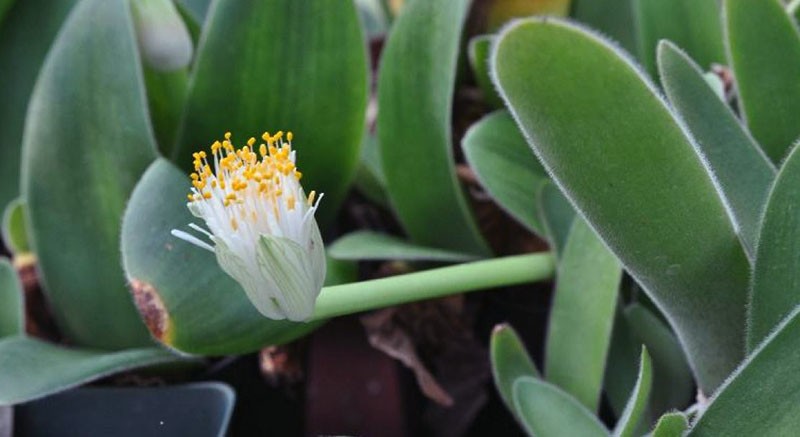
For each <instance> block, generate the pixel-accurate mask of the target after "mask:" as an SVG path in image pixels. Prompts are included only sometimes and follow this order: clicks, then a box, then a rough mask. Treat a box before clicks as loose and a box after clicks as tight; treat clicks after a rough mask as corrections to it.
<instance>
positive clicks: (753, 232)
mask: <svg viewBox="0 0 800 437" xmlns="http://www.w3.org/2000/svg"><path fill="white" fill-rule="evenodd" d="M658 63H659V64H658V65H659V72H660V74H661V83H662V85H663V86H664V89H665V90H666V92H667V96H668V97H669V100H670V103H672V106H673V108H675V110H676V111H677V112H678V113H679V114H680V115H681V117H682V118H683V120H684V121H685V122H686V124H687V126H688V127H689V130H690V131H691V132H692V135H694V137H695V139H696V140H697V146H698V147H699V148H700V152H701V153H702V154H703V156H705V158H706V161H707V162H708V164H709V167H711V169H712V171H713V172H714V175H715V176H716V179H717V182H718V183H719V186H720V188H721V190H722V194H723V195H724V196H725V198H726V199H727V201H728V205H729V206H730V208H731V213H732V215H733V219H734V222H735V223H736V225H737V228H738V231H739V235H740V236H741V239H742V243H744V246H745V248H746V249H747V250H748V253H749V254H750V255H751V257H754V256H755V247H756V239H757V238H758V230H759V225H760V221H761V214H762V212H763V208H764V203H765V202H766V200H767V194H768V193H769V189H770V187H771V186H772V181H773V180H774V179H775V167H774V166H773V165H772V162H771V161H770V160H769V158H768V157H767V156H766V155H764V152H762V151H761V148H760V146H759V145H758V144H757V143H756V142H755V140H753V138H752V137H751V136H750V134H748V133H747V131H746V130H745V128H744V127H743V126H742V125H741V124H740V123H739V120H738V119H737V118H736V115H734V113H733V111H731V109H730V108H729V107H728V105H727V104H725V103H724V102H723V101H722V100H720V99H719V97H717V95H716V93H715V92H714V90H713V89H711V88H710V87H709V86H708V82H706V80H705V79H704V78H703V73H702V71H701V70H700V68H699V67H698V66H697V64H695V63H694V62H693V61H692V60H691V59H690V58H689V57H688V56H687V55H686V54H685V53H683V52H682V51H681V50H680V49H679V48H677V47H675V46H674V45H673V44H671V43H669V42H667V41H663V42H662V43H661V44H659V47H658Z"/></svg>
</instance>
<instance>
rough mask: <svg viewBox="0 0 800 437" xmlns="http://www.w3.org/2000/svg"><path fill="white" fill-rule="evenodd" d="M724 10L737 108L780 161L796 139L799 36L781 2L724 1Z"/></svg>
mask: <svg viewBox="0 0 800 437" xmlns="http://www.w3.org/2000/svg"><path fill="white" fill-rule="evenodd" d="M724 10H725V14H724V16H725V30H726V34H727V38H728V44H727V47H728V62H729V65H730V66H731V67H732V69H733V74H734V76H735V77H736V87H737V89H738V92H739V107H740V108H741V112H742V115H743V117H744V119H745V120H746V121H747V126H748V127H749V129H750V132H751V133H752V134H753V136H754V137H755V138H756V139H757V140H758V142H759V143H760V144H761V147H762V148H763V149H764V152H766V154H767V155H768V156H769V157H770V158H772V161H773V162H775V163H779V162H781V160H783V158H784V157H785V156H786V154H787V153H788V151H789V148H790V146H791V145H792V143H793V142H794V141H795V140H797V139H798V138H799V137H800V118H798V117H800V116H798V114H800V80H798V77H800V32H798V29H797V24H796V23H794V21H793V20H792V18H791V17H790V16H789V14H788V13H787V12H786V10H785V9H784V7H783V5H782V4H781V2H780V0H725V2H724Z"/></svg>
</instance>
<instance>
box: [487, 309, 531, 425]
mask: <svg viewBox="0 0 800 437" xmlns="http://www.w3.org/2000/svg"><path fill="white" fill-rule="evenodd" d="M489 358H490V359H491V363H492V377H493V378H494V386H495V387H497V392H498V393H500V397H501V398H502V399H503V402H505V404H506V406H507V407H508V409H509V410H511V412H512V413H513V414H514V416H515V417H517V418H518V419H519V416H518V415H517V411H516V409H515V407H514V392H513V388H514V381H516V380H517V378H519V377H522V376H532V377H537V378H538V377H539V371H538V370H536V365H535V364H534V363H533V360H531V357H530V356H529V355H528V352H527V351H526V350H525V345H524V344H523V343H522V339H520V338H519V335H517V333H516V331H514V328H512V327H511V326H510V325H507V324H502V325H497V326H495V327H494V330H493V331H492V338H491V339H490V341H489Z"/></svg>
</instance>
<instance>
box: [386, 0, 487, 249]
mask: <svg viewBox="0 0 800 437" xmlns="http://www.w3.org/2000/svg"><path fill="white" fill-rule="evenodd" d="M468 7H469V2H468V1H467V0H409V1H408V2H406V4H405V5H404V6H403V9H402V12H401V13H400V16H399V17H397V20H396V21H395V22H394V25H393V26H392V32H391V33H390V35H389V38H388V40H387V41H386V47H385V48H384V50H383V55H382V61H381V67H380V75H379V78H378V104H379V106H380V111H379V112H378V137H379V140H380V147H381V149H380V150H381V153H380V155H381V161H382V163H383V170H384V174H385V175H386V183H387V189H388V193H389V198H390V199H391V202H392V205H393V206H394V208H395V211H396V213H397V217H398V218H399V219H400V222H401V223H402V224H403V226H404V228H405V229H406V231H407V232H408V234H409V235H410V236H411V238H412V240H414V241H416V242H418V243H420V244H423V245H426V246H433V247H441V248H445V249H450V250H456V251H463V252H467V253H473V254H479V255H485V254H487V253H488V248H487V246H486V243H485V242H484V241H483V239H482V237H481V236H480V234H479V232H478V228H477V225H476V224H475V220H474V218H473V217H472V214H471V211H470V209H469V206H468V205H467V201H466V198H465V197H464V193H463V192H462V190H461V187H460V186H459V183H458V180H457V179H456V174H455V164H454V162H453V151H452V135H451V132H450V130H451V128H452V126H451V112H452V109H453V102H452V100H453V91H454V89H455V80H456V64H457V60H458V52H459V44H460V37H461V33H462V27H463V24H464V20H465V19H466V15H467V9H468Z"/></svg>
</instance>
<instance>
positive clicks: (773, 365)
mask: <svg viewBox="0 0 800 437" xmlns="http://www.w3.org/2000/svg"><path fill="white" fill-rule="evenodd" d="M798 314H800V307H798V308H795V310H794V311H792V312H791V313H790V314H789V316H787V317H786V319H784V320H783V321H782V322H781V323H780V324H779V325H778V326H777V327H776V328H775V330H774V331H773V332H772V334H770V335H769V337H767V338H766V339H765V340H764V342H762V343H761V345H759V346H758V348H756V350H755V351H753V353H752V354H751V355H750V356H749V357H748V358H747V360H746V361H745V362H743V363H742V364H741V366H740V367H739V368H738V369H737V370H736V372H735V373H734V374H733V375H731V377H730V378H729V379H728V380H727V381H726V383H725V385H723V386H722V387H720V389H719V391H718V392H717V394H716V395H715V396H714V398H713V399H712V400H711V404H710V405H709V406H708V408H707V409H706V410H705V412H703V414H702V416H700V417H699V418H698V419H697V421H696V422H695V424H694V426H693V428H692V430H691V432H690V433H689V435H690V436H695V437H702V436H719V435H765V436H766V435H769V436H772V435H794V434H796V433H797V430H798V428H800V373H798V372H797V368H798V363H800V316H798Z"/></svg>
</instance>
